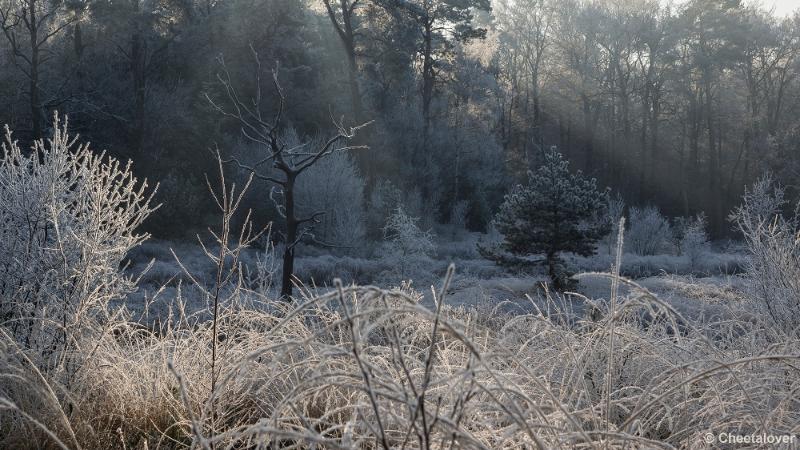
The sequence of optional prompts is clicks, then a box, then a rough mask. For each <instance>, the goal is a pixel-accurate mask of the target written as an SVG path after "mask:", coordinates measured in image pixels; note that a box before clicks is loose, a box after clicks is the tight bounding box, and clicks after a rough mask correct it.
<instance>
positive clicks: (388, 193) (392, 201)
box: [367, 180, 403, 240]
mask: <svg viewBox="0 0 800 450" xmlns="http://www.w3.org/2000/svg"><path fill="white" fill-rule="evenodd" d="M402 196H403V193H402V192H400V189H398V188H397V187H396V186H395V185H394V184H392V182H391V181H385V180H382V181H379V182H378V183H377V184H376V185H375V187H374V188H373V189H372V192H370V194H369V205H368V206H369V207H368V208H367V233H368V235H369V236H370V238H373V239H375V240H379V239H380V238H381V237H382V236H383V227H384V225H386V219H387V218H388V217H389V216H390V215H391V214H392V212H393V211H394V210H395V209H397V207H398V206H399V205H400V204H401V203H402Z"/></svg>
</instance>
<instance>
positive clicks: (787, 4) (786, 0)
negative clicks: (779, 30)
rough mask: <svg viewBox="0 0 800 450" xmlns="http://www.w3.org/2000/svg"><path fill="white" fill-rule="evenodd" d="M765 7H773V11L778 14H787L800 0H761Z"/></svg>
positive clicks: (797, 6)
mask: <svg viewBox="0 0 800 450" xmlns="http://www.w3.org/2000/svg"><path fill="white" fill-rule="evenodd" d="M761 2H762V3H763V4H764V6H766V7H767V8H770V7H772V6H774V7H775V13H776V14H778V15H779V16H788V15H789V14H791V13H792V11H794V10H795V9H797V8H799V7H800V0H761Z"/></svg>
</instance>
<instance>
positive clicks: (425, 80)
mask: <svg viewBox="0 0 800 450" xmlns="http://www.w3.org/2000/svg"><path fill="white" fill-rule="evenodd" d="M423 39H424V41H425V45H424V50H423V54H422V118H423V120H424V121H425V124H424V128H425V129H424V133H425V138H426V140H427V135H428V128H429V127H430V123H431V102H432V101H433V83H434V77H435V74H434V71H433V24H432V23H431V21H430V20H429V19H426V21H425V34H424V35H423Z"/></svg>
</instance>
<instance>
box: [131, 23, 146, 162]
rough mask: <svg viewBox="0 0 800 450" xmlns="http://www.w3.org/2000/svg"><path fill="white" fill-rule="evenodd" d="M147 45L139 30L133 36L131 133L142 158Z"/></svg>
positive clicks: (134, 144) (134, 150)
mask: <svg viewBox="0 0 800 450" xmlns="http://www.w3.org/2000/svg"><path fill="white" fill-rule="evenodd" d="M145 52H146V48H145V43H144V39H143V38H142V34H141V32H139V31H138V30H137V31H135V32H134V33H133V35H132V36H131V61H130V66H131V75H132V76H133V130H132V133H131V136H132V139H131V140H132V144H133V153H134V155H137V156H140V155H141V154H142V152H143V150H144V133H145V124H144V121H145V100H146V88H147V86H146V84H147V79H146V74H145V64H146V61H145V57H146V55H145Z"/></svg>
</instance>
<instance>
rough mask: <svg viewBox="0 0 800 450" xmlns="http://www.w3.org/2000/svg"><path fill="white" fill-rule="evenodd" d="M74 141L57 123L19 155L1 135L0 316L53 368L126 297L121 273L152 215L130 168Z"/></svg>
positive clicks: (148, 197) (14, 145) (129, 286)
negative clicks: (108, 308) (114, 302)
mask: <svg viewBox="0 0 800 450" xmlns="http://www.w3.org/2000/svg"><path fill="white" fill-rule="evenodd" d="M76 140H77V138H74V137H71V136H69V134H68V132H67V121H66V120H65V121H64V123H63V124H61V123H60V122H59V120H58V117H57V116H56V118H55V120H54V123H53V136H52V137H51V138H50V139H48V140H47V141H46V142H45V141H44V140H37V141H35V142H34V144H33V147H32V149H31V151H30V152H23V151H22V150H20V148H19V146H18V144H17V142H16V141H14V140H12V137H11V131H10V130H9V129H8V127H6V141H5V143H3V144H2V161H0V224H2V228H1V229H0V315H1V317H2V320H3V322H4V323H9V324H11V325H10V330H11V332H12V334H13V335H14V336H15V337H16V339H17V340H18V341H20V342H25V345H27V346H29V347H31V348H33V349H36V350H37V351H38V352H39V355H40V356H42V357H50V361H51V362H52V357H53V356H57V355H61V354H62V353H61V352H62V351H67V350H68V349H69V348H70V346H71V342H72V340H73V339H74V337H73V336H74V335H76V334H84V333H88V332H90V330H95V329H96V328H95V327H94V322H95V321H102V320H104V316H105V314H106V306H107V305H108V302H110V301H111V300H114V299H119V298H122V297H124V296H125V295H127V294H128V293H129V292H131V290H133V289H134V283H133V282H132V280H131V279H130V278H128V277H126V276H124V275H123V274H122V271H121V270H120V267H121V266H122V263H123V258H124V257H125V255H126V253H127V252H128V251H129V250H130V249H131V248H133V247H135V246H137V245H139V244H140V243H141V242H143V241H144V240H145V239H146V238H147V237H148V236H147V235H146V234H138V233H137V232H136V231H135V230H136V229H137V227H139V226H140V225H141V224H142V222H143V221H144V220H145V219H146V218H147V216H148V215H150V213H151V212H152V211H153V210H154V208H153V207H152V206H151V205H150V200H151V198H152V194H148V193H147V189H146V188H147V183H146V182H144V183H139V182H138V181H137V180H136V178H135V177H134V176H133V173H132V172H131V169H130V165H127V166H122V165H120V163H119V161H117V160H115V159H113V158H108V157H106V156H105V155H104V154H102V153H101V154H95V153H93V152H92V151H91V150H89V147H88V146H87V145H77V146H76V145H75V143H76ZM53 324H58V326H57V327H56V328H55V329H53ZM39 362H42V363H44V361H37V363H39Z"/></svg>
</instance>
